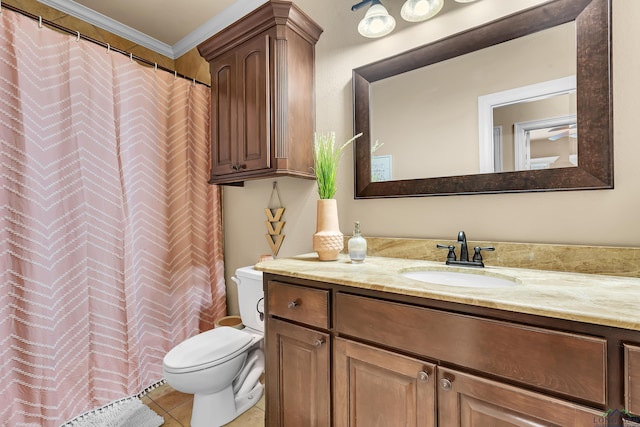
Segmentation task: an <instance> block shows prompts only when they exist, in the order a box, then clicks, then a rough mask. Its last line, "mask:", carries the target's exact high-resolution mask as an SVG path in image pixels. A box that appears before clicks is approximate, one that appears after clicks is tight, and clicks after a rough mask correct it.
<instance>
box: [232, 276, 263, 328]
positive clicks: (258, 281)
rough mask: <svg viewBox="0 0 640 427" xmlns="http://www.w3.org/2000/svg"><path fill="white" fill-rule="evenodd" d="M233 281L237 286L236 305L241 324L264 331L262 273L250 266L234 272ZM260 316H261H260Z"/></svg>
mask: <svg viewBox="0 0 640 427" xmlns="http://www.w3.org/2000/svg"><path fill="white" fill-rule="evenodd" d="M232 279H233V281H234V282H236V284H237V285H238V305H239V306H240V318H241V319H242V323H243V324H244V325H245V326H246V327H249V328H251V329H255V330H257V331H260V332H263V331H264V291H263V289H262V271H258V270H255V269H254V268H253V266H252V265H250V266H248V267H240V268H238V269H237V270H236V275H235V277H232ZM261 314H262V315H261Z"/></svg>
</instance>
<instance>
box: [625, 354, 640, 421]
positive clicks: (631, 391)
mask: <svg viewBox="0 0 640 427" xmlns="http://www.w3.org/2000/svg"><path fill="white" fill-rule="evenodd" d="M624 407H625V409H626V410H627V411H629V412H631V413H632V414H640V347H639V346H634V345H628V344H625V345H624Z"/></svg>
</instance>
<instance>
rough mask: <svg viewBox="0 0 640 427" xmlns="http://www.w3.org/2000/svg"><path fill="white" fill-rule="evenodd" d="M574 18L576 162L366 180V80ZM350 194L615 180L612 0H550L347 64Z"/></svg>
mask: <svg viewBox="0 0 640 427" xmlns="http://www.w3.org/2000/svg"><path fill="white" fill-rule="evenodd" d="M571 21H576V37H577V39H576V40H577V63H576V79H577V112H578V114H577V121H578V129H580V137H579V138H578V166H577V167H571V168H559V169H545V170H530V171H517V172H501V173H485V174H476V175H463V176H446V177H437V178H423V179H408V180H396V181H383V182H372V181H371V123H370V113H369V109H370V105H369V89H370V87H369V86H370V84H371V83H373V82H376V81H378V80H382V79H384V78H387V77H391V76H395V75H397V74H401V73H404V72H407V71H411V70H414V69H416V68H420V67H424V66H427V65H430V64H434V63H437V62H440V61H444V60H447V59H450V58H454V57H457V56H459V55H464V54H467V53H470V52H474V51H477V50H480V49H484V48H486V47H489V46H493V45H495V44H498V43H502V42H505V41H508V40H511V39H514V38H517V37H522V36H525V35H527V34H532V33H535V32H537V31H541V30H544V29H547V28H550V27H554V26H556V25H561V24H565V23H567V22H571ZM353 108H354V134H357V133H360V132H362V137H360V138H358V139H357V140H356V141H355V144H354V162H355V198H356V199H366V198H383V197H413V196H433V195H453V194H486V193H502V192H529V191H555V190H587V189H606V188H613V105H612V88H611V0H555V1H551V2H548V3H544V4H541V5H539V6H535V7H533V8H530V9H526V10H523V11H521V12H518V13H515V14H513V15H509V16H507V17H505V18H501V19H499V20H496V21H493V22H491V23H489V24H486V25H483V26H480V27H475V28H472V29H470V30H467V31H464V32H461V33H458V34H455V35H453V36H450V37H447V38H444V39H441V40H438V41H436V42H433V43H430V44H427V45H424V46H421V47H418V48H415V49H412V50H410V51H407V52H404V53H401V54H398V55H395V56H392V57H389V58H386V59H383V60H380V61H377V62H374V63H371V64H368V65H365V66H362V67H359V68H356V69H354V70H353Z"/></svg>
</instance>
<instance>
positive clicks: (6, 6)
mask: <svg viewBox="0 0 640 427" xmlns="http://www.w3.org/2000/svg"><path fill="white" fill-rule="evenodd" d="M2 9H9V10H11V11H13V12H16V13H19V14H21V15H24V16H26V17H28V18H31V19H33V20H34V21H38V22H39V24H40V25H42V24H45V25H47V26H49V27H53V28H55V29H56V30H60V31H62V32H65V33H67V34H70V35H73V36H77V37H78V38H79V39H83V40H87V41H89V42H91V43H95V44H97V45H99V46H102V47H104V48H105V49H107V50H109V51H113V52H117V53H120V54H122V55H126V56H128V57H129V58H130V59H131V60H134V59H135V60H136V61H137V62H142V63H143V64H147V65H150V66H152V67H154V69H158V70H162V71H166V72H168V73H171V74H173V75H174V77H180V78H183V79H186V80H192V81H193V82H194V83H198V84H201V85H204V86H207V87H210V85H209V84H207V83H203V82H201V81H199V80H196V79H194V78H191V77H187V76H185V75H184V74H180V73H178V72H177V71H175V70H171V69H169V68H166V67H163V66H162V65H158V63H157V62H151V61H149V60H147V59H144V58H141V57H139V56H136V55H134V54H133V53H130V52H126V51H124V50H121V49H118V48H117V47H113V46H111V45H110V44H109V43H105V42H103V41H100V40H96V39H94V38H91V37H89V36H86V35H84V34H81V33H80V32H79V31H74V30H71V29H69V28H67V27H63V26H62V25H60V24H56V23H55V22H52V21H49V20H46V19H42V17H41V16H38V15H34V14H33V13H29V12H27V11H25V10H22V9H20V8H17V7H16V6H13V5H10V4H2V0H0V13H2Z"/></svg>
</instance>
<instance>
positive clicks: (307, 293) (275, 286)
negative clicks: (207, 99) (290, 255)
mask: <svg viewBox="0 0 640 427" xmlns="http://www.w3.org/2000/svg"><path fill="white" fill-rule="evenodd" d="M267 290H268V302H267V306H268V308H269V315H271V316H276V317H282V318H284V319H288V320H293V321H295V322H300V323H305V324H307V325H311V326H317V327H319V328H323V329H328V328H329V291H327V290H323V289H312V288H305V287H301V286H294V285H285V284H284V283H280V282H274V281H269V282H268V284H267Z"/></svg>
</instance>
